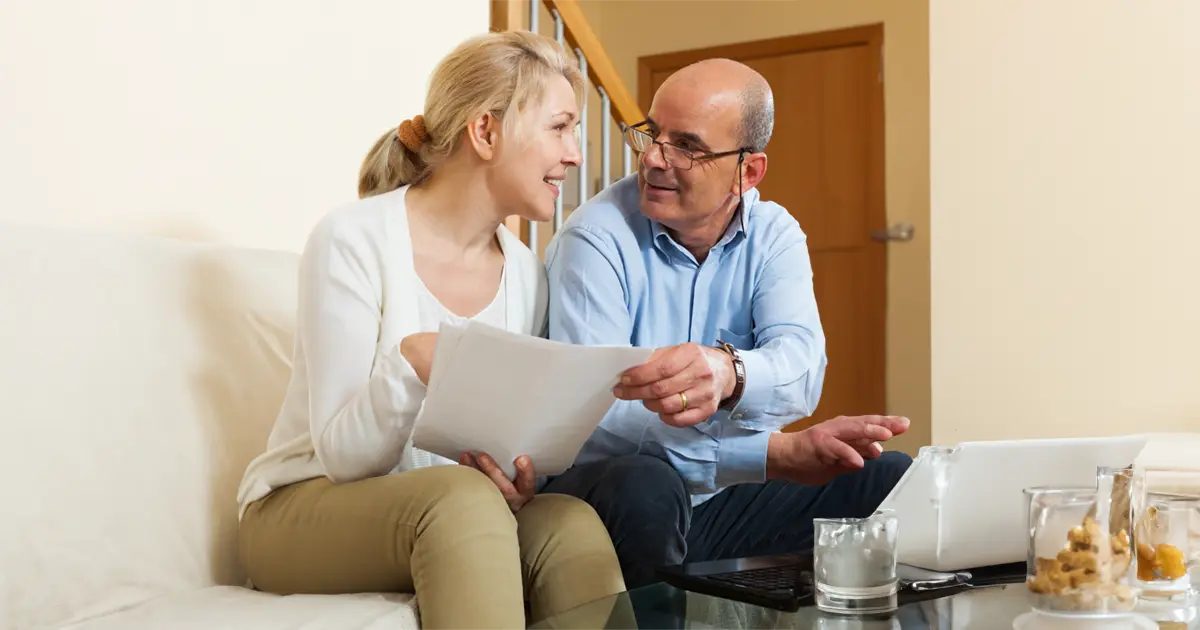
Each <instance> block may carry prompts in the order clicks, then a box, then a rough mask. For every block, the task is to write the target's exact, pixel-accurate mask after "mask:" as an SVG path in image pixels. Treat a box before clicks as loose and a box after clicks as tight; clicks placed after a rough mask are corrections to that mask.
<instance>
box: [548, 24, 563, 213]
mask: <svg viewBox="0 0 1200 630" xmlns="http://www.w3.org/2000/svg"><path fill="white" fill-rule="evenodd" d="M550 15H553V16H554V39H555V40H557V41H558V43H559V45H560V46H561V45H562V43H563V40H564V37H563V19H562V16H561V15H559V14H558V9H550ZM564 183H565V182H564ZM562 213H563V199H562V191H560V192H559V194H558V197H555V198H554V231H555V232H557V231H558V228H559V227H560V226H561V225H562Z"/></svg>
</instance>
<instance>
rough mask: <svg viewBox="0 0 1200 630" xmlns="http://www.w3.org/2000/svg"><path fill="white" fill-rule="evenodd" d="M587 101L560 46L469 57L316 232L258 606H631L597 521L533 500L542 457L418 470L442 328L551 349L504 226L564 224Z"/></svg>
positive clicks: (248, 519) (541, 292)
mask: <svg viewBox="0 0 1200 630" xmlns="http://www.w3.org/2000/svg"><path fill="white" fill-rule="evenodd" d="M396 80H401V79H399V78H397V79H396ZM582 87H583V79H582V77H581V76H580V74H579V71H578V69H577V68H576V67H575V66H573V65H572V62H571V61H570V60H569V57H567V56H566V55H565V54H564V53H563V50H562V48H561V47H560V46H558V45H557V44H556V43H554V42H553V41H552V40H549V39H546V38H543V37H540V36H537V35H534V34H532V33H527V32H506V33H493V34H488V35H484V36H480V37H476V38H473V39H470V40H468V41H467V42H465V43H463V44H462V45H460V46H459V47H458V48H457V49H455V50H454V51H453V52H452V53H451V54H450V55H449V56H448V57H446V58H445V59H444V60H443V61H442V62H441V63H440V64H439V66H438V67H437V69H436V70H435V71H434V74H433V77H432V79H431V85H430V88H429V92H428V94H427V97H426V106H425V115H424V116H423V117H422V116H417V117H415V118H413V119H412V120H406V121H404V123H402V124H401V125H400V126H399V127H398V128H396V129H394V130H392V131H389V132H388V133H386V134H384V136H383V137H382V138H380V139H379V141H378V142H377V143H376V144H375V146H374V147H373V148H372V149H371V151H370V153H369V154H368V156H367V158H366V161H365V162H364V164H363V167H362V171H361V173H360V181H359V196H360V200H359V201H357V202H354V203H351V204H349V205H347V206H344V207H342V208H339V209H337V210H334V211H333V212H331V213H330V214H329V215H327V216H326V217H325V218H324V219H323V220H321V221H320V222H319V223H318V225H317V226H316V228H315V229H314V230H313V232H312V234H311V236H310V237H309V240H308V243H307V244H306V246H305V250H304V254H303V256H302V258H301V264H300V291H299V309H298V315H297V332H296V335H297V336H296V346H295V356H294V361H293V375H292V379H291V383H290V385H289V388H288V391H287V395H286V398H285V400H284V403H283V408H282V410H281V412H280V414H279V417H278V419H277V420H276V425H275V427H274V429H273V430H272V432H271V436H270V439H269V441H268V445H267V452H266V453H264V454H263V455H261V456H259V457H258V458H257V459H255V460H254V461H253V462H251V464H250V466H249V467H248V469H247V471H246V475H245V477H244V479H243V481H242V486H241V489H240V491H239V502H240V505H241V510H242V519H241V528H240V546H241V554H242V559H243V563H244V565H245V567H246V569H247V572H248V573H249V577H250V579H251V581H252V582H253V584H254V585H255V587H256V588H259V589H262V590H264V591H270V592H275V593H348V592H414V591H415V592H416V594H417V602H418V606H419V610H420V615H421V621H422V625H423V626H424V627H426V628H447V627H473V628H481V627H495V628H512V627H521V628H523V627H525V626H526V618H525V599H526V596H527V597H528V600H529V602H530V605H531V610H532V613H533V615H534V617H535V618H539V619H540V618H543V617H546V616H549V615H553V614H556V613H559V612H562V611H564V610H566V609H568V608H572V607H575V606H579V605H581V604H583V603H586V602H589V601H593V600H596V599H599V598H602V597H605V596H608V595H612V594H615V593H619V592H621V591H623V590H624V583H623V582H622V580H621V572H620V567H619V566H618V562H617V557H616V553H615V552H614V551H613V547H612V543H611V541H610V540H609V538H608V533H607V531H606V530H605V528H604V526H603V524H602V523H601V522H600V521H599V519H598V517H597V516H596V514H595V512H594V511H593V510H592V509H591V507H590V506H588V505H587V504H585V503H583V502H582V501H579V500H576V499H574V498H570V497H567V496H565V495H543V496H536V497H535V496H534V477H535V472H534V470H533V469H532V466H531V465H530V464H529V462H528V460H527V458H524V457H522V458H518V460H517V462H516V463H515V465H516V467H517V470H518V474H517V477H516V479H508V478H507V477H506V476H505V475H504V473H502V472H501V471H500V469H499V468H498V467H497V466H496V463H495V462H494V461H492V460H491V459H490V458H489V457H487V456H486V455H485V454H481V455H479V456H478V458H476V457H473V456H471V455H464V456H463V459H462V460H461V461H460V463H461V464H464V465H458V466H456V465H453V464H454V462H451V461H449V460H444V462H441V463H448V464H451V465H447V466H423V467H418V466H414V462H413V453H412V446H411V443H410V437H411V434H412V428H413V421H414V419H415V417H416V415H417V412H418V411H419V410H420V408H421V401H422V397H423V395H424V392H425V386H426V384H427V382H428V378H429V372H430V363H431V361H432V358H433V350H434V344H435V342H436V337H437V335H436V332H435V331H436V330H437V329H438V325H439V324H440V323H441V322H458V321H463V320H465V319H474V320H477V321H480V322H484V323H487V324H490V325H493V326H496V327H501V328H506V329H507V330H510V331H513V332H519V333H524V334H539V333H540V332H541V331H542V327H543V325H544V321H545V310H546V281H545V276H544V270H543V268H542V266H541V264H540V263H539V262H538V260H537V258H536V257H535V256H534V255H533V253H532V252H531V251H529V249H528V248H526V247H525V245H524V244H522V243H521V242H520V240H518V239H517V238H516V237H515V236H514V235H512V234H511V233H510V232H509V231H507V230H506V229H505V228H504V226H503V221H504V219H505V217H507V216H509V215H514V214H515V215H518V216H521V217H523V218H527V219H534V220H539V221H545V220H547V219H549V218H550V217H551V216H552V213H553V208H554V201H555V197H556V196H557V195H558V194H559V193H560V185H561V183H562V181H563V179H564V177H565V175H566V169H567V167H569V166H578V163H579V160H580V155H579V147H578V141H577V137H576V135H575V129H576V125H577V123H578V118H579V117H578V103H579V100H580V99H581V97H582ZM497 369H503V368H502V366H497ZM462 394H463V395H464V396H469V395H471V393H470V392H469V391H468V392H463V393H462ZM439 459H440V458H439Z"/></svg>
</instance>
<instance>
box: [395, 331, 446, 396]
mask: <svg viewBox="0 0 1200 630" xmlns="http://www.w3.org/2000/svg"><path fill="white" fill-rule="evenodd" d="M436 347H437V333H415V334H412V335H409V336H407V337H405V338H404V339H401V340H400V354H401V355H403V356H404V360H405V361H408V364H409V365H411V366H412V369H413V371H414V372H416V373H417V378H419V379H421V382H422V383H424V384H425V385H429V372H430V370H432V369H433V351H434V348H436Z"/></svg>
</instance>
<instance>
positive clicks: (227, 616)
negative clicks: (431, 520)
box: [63, 586, 419, 630]
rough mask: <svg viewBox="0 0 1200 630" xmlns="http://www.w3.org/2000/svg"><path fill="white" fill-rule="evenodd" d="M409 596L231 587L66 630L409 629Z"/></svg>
mask: <svg viewBox="0 0 1200 630" xmlns="http://www.w3.org/2000/svg"><path fill="white" fill-rule="evenodd" d="M411 600H412V597H411V596H410V595H289V596H287V597H279V596H276V595H267V594H264V593H259V592H257V591H251V590H247V589H243V588H237V587H231V586H214V587H210V588H205V589H200V590H197V591H190V592H186V593H177V594H174V595H167V596H165V597H160V598H158V599H154V600H151V601H149V602H147V603H145V604H142V605H140V606H137V607H136V608H133V609H131V610H125V611H121V612H118V613H115V614H111V615H107V616H104V617H100V618H98V619H92V620H90V621H86V622H83V623H80V624H75V625H70V626H66V627H65V628H63V630H141V629H143V628H145V629H146V630H150V629H153V630H161V629H163V628H170V629H171V630H193V629H194V630H211V629H212V628H221V630H240V629H241V628H246V629H253V630H300V629H301V628H302V629H303V630H404V629H405V628H417V627H418V625H419V624H418V622H417V614H416V609H415V607H414V606H413V605H412V602H411Z"/></svg>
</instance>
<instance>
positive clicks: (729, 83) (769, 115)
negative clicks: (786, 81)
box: [658, 59, 775, 153]
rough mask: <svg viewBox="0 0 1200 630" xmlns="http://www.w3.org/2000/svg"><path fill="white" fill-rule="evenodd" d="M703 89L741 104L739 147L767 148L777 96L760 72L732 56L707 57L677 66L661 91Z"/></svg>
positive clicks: (659, 92) (757, 149)
mask: <svg viewBox="0 0 1200 630" xmlns="http://www.w3.org/2000/svg"><path fill="white" fill-rule="evenodd" d="M675 90H681V91H684V92H689V93H694V92H695V91H696V90H702V91H703V92H706V93H708V94H710V95H711V96H713V97H715V98H717V99H720V100H724V99H723V98H721V97H726V98H730V99H736V101H737V102H738V103H739V104H740V106H741V116H740V117H739V130H738V136H739V137H740V138H741V144H740V147H743V148H746V149H749V150H750V151H752V152H755V153H757V152H760V151H764V150H766V148H767V143H768V142H770V140H771V132H772V130H773V129H774V127H775V99H774V96H773V95H772V94H771V86H770V85H769V84H768V83H767V80H766V79H764V78H763V76H762V75H761V74H759V73H758V72H756V71H755V70H754V69H752V68H751V67H749V66H747V65H746V64H743V63H740V62H737V61H733V60H732V59H705V60H703V61H698V62H696V63H693V64H691V65H689V66H685V67H683V68H680V69H679V70H677V71H676V72H675V73H674V74H672V75H671V76H670V77H668V78H667V80H666V81H664V82H663V84H662V86H661V87H659V89H658V94H664V95H669V94H670V93H671V92H672V91H675Z"/></svg>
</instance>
